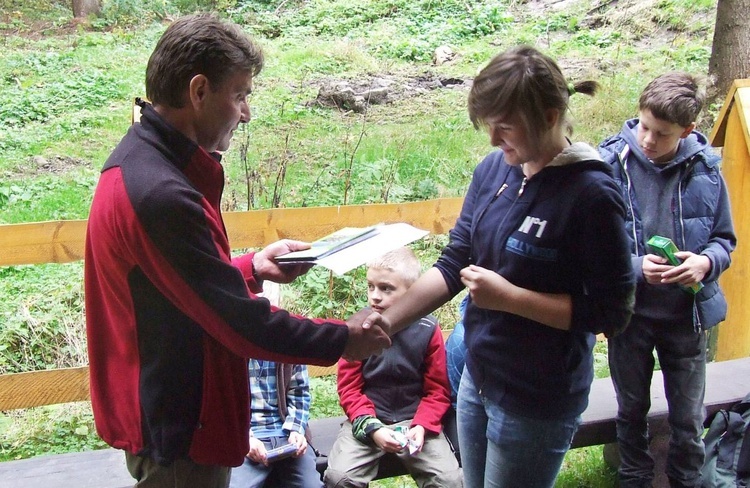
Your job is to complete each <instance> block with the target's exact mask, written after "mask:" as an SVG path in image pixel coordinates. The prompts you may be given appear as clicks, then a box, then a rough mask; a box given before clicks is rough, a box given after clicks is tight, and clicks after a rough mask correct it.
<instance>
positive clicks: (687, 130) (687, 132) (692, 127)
mask: <svg viewBox="0 0 750 488" xmlns="http://www.w3.org/2000/svg"><path fill="white" fill-rule="evenodd" d="M693 130H695V122H692V123H691V124H690V125H689V126H687V127H685V130H684V131H682V134H680V139H684V138H686V137H687V136H689V135H690V133H691V132H693Z"/></svg>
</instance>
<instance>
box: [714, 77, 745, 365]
mask: <svg viewBox="0 0 750 488" xmlns="http://www.w3.org/2000/svg"><path fill="white" fill-rule="evenodd" d="M748 90H750V88H748ZM748 108H750V101H748ZM744 131H745V129H744V128H743V126H742V121H741V120H740V112H739V111H738V110H732V111H731V113H730V114H729V115H728V116H727V117H726V132H727V139H726V144H725V146H724V150H723V154H722V159H723V161H722V166H721V172H722V175H723V176H724V180H725V181H726V184H727V189H728V191H729V204H730V206H731V208H732V219H733V221H734V232H735V234H736V236H737V242H739V243H740V245H739V246H738V247H737V249H736V250H735V251H734V252H733V253H732V265H731V266H730V267H729V269H728V270H727V271H726V272H724V273H723V274H722V275H721V277H720V278H719V284H720V285H721V288H722V290H724V294H725V295H726V298H727V304H728V310H727V318H726V321H724V323H722V324H721V325H719V328H718V342H717V347H716V359H718V360H726V359H735V358H740V357H745V356H748V355H750V328H748V327H747V323H748V320H750V288H748V286H747V282H748V281H747V280H748V275H750V248H748V247H746V246H745V245H744V244H742V243H745V242H747V241H748V240H750V208H748V207H747V206H746V205H745V199H746V195H747V194H748V192H749V191H750V147H749V146H746V145H745V144H744V140H745V139H744V137H745V136H744V135H743V132H744Z"/></svg>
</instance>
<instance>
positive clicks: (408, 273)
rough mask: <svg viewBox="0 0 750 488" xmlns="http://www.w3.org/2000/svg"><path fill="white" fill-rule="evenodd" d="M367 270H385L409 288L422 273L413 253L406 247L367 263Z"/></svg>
mask: <svg viewBox="0 0 750 488" xmlns="http://www.w3.org/2000/svg"><path fill="white" fill-rule="evenodd" d="M367 269H368V270H369V269H387V270H388V271H392V272H394V273H398V275H399V276H400V277H401V279H403V280H404V281H405V282H406V284H407V285H409V286H411V285H412V284H413V283H414V282H415V281H417V279H419V275H420V273H421V272H422V266H421V265H420V264H419V259H417V256H415V255H414V252H413V251H412V250H411V249H409V248H408V247H400V248H398V249H396V250H394V251H391V252H388V253H385V254H383V255H382V256H380V257H377V258H375V259H371V260H370V261H368V262H367Z"/></svg>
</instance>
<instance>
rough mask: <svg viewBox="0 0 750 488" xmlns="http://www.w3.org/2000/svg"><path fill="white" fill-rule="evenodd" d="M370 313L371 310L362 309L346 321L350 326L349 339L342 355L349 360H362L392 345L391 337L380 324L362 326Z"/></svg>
mask: <svg viewBox="0 0 750 488" xmlns="http://www.w3.org/2000/svg"><path fill="white" fill-rule="evenodd" d="M368 315H370V312H369V310H360V311H359V312H357V313H355V314H354V315H352V316H351V317H349V320H347V321H346V326H347V327H349V340H348V341H347V342H346V347H345V348H344V354H343V355H342V357H343V358H344V359H346V360H348V361H361V360H362V359H365V358H368V357H370V356H372V355H373V354H380V353H381V352H382V351H383V349H387V348H389V347H391V338H390V337H388V334H386V333H385V332H384V331H383V329H382V328H381V327H380V326H379V325H378V324H370V327H369V328H367V329H365V328H363V327H362V322H364V320H365V318H366V317H368ZM375 315H379V314H375Z"/></svg>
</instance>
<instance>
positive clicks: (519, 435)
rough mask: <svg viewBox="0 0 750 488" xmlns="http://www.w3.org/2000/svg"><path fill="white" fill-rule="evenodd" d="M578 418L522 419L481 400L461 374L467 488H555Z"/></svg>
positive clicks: (460, 412) (460, 409)
mask: <svg viewBox="0 0 750 488" xmlns="http://www.w3.org/2000/svg"><path fill="white" fill-rule="evenodd" d="M580 421H581V419H580V417H579V416H574V417H572V418H568V419H563V420H558V419H555V420H540V419H532V418H528V417H523V416H521V415H517V414H514V413H511V412H508V411H506V410H503V409H502V408H500V406H498V405H497V404H495V403H493V402H492V401H490V400H488V399H487V398H485V397H483V396H481V395H480V394H479V393H478V391H477V389H476V387H475V385H474V382H473V381H472V379H471V375H470V374H469V371H468V370H467V369H466V368H464V372H463V375H462V377H461V385H460V387H459V393H458V439H459V441H458V442H459V444H460V445H461V462H462V465H463V471H464V487H466V488H485V487H492V488H500V487H503V488H518V487H519V486H523V487H524V488H537V487H538V488H549V487H552V486H554V484H555V478H556V477H557V473H558V472H559V471H560V466H561V465H562V462H563V458H564V457H565V453H566V452H567V451H568V449H570V443H571V441H572V440H573V435H574V434H575V432H576V429H577V428H578V425H579V424H580Z"/></svg>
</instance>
